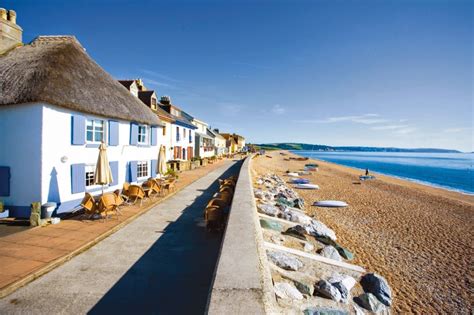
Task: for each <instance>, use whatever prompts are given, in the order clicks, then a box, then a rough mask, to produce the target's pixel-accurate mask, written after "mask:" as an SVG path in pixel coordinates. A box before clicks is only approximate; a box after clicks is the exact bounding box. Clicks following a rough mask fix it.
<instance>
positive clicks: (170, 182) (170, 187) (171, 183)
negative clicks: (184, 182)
mask: <svg viewBox="0 0 474 315" xmlns="http://www.w3.org/2000/svg"><path fill="white" fill-rule="evenodd" d="M163 188H164V189H166V190H167V191H168V193H170V192H171V191H175V190H176V178H170V179H167V180H166V181H165V183H164V185H163Z"/></svg>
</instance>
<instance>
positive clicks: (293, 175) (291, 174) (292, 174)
mask: <svg viewBox="0 0 474 315" xmlns="http://www.w3.org/2000/svg"><path fill="white" fill-rule="evenodd" d="M286 175H288V176H291V177H298V176H299V175H298V173H286Z"/></svg>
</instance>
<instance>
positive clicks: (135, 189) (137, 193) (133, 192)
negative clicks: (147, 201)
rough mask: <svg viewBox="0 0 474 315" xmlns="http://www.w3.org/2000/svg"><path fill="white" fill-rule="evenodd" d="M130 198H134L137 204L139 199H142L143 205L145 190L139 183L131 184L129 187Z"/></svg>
mask: <svg viewBox="0 0 474 315" xmlns="http://www.w3.org/2000/svg"><path fill="white" fill-rule="evenodd" d="M128 198H129V200H132V199H133V200H134V202H133V204H135V203H136V202H137V200H138V199H140V206H141V205H142V202H143V198H145V192H144V191H143V188H141V187H140V186H138V185H130V187H129V188H128Z"/></svg>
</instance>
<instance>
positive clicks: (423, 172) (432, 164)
mask: <svg viewBox="0 0 474 315" xmlns="http://www.w3.org/2000/svg"><path fill="white" fill-rule="evenodd" d="M292 152H293V153H295V154H298V155H300V156H305V157H309V158H314V159H319V160H323V161H327V162H332V163H336V164H340V165H345V166H349V167H352V168H357V169H360V170H361V174H363V173H365V169H367V168H368V169H369V172H370V173H371V175H375V176H376V174H373V173H380V174H384V175H389V176H393V177H397V178H402V179H406V180H410V181H414V182H418V183H421V184H425V185H429V186H435V187H439V188H444V189H448V190H454V191H457V192H461V193H465V194H470V195H474V167H473V164H474V154H473V153H405V152H403V153H400V152H324V151H292Z"/></svg>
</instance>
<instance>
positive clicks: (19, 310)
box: [0, 161, 241, 314]
mask: <svg viewBox="0 0 474 315" xmlns="http://www.w3.org/2000/svg"><path fill="white" fill-rule="evenodd" d="M240 165H241V163H240V162H234V161H225V162H224V163H223V166H222V167H220V168H218V169H216V170H214V171H212V172H210V173H209V174H207V175H206V176H204V177H203V178H201V179H199V180H197V181H195V182H194V183H192V184H191V185H189V186H187V187H186V188H184V189H183V190H181V191H180V192H178V193H177V194H176V195H174V196H173V197H171V198H170V199H168V200H165V201H164V202H162V203H160V204H158V205H157V206H156V207H154V208H153V209H151V210H150V211H148V212H147V213H145V214H144V215H142V216H140V217H139V218H137V219H136V220H135V221H133V222H132V223H130V224H128V225H127V226H125V227H124V228H122V229H121V230H119V231H118V232H116V233H114V234H113V235H111V236H110V237H108V238H107V239H105V240H103V241H102V242H100V243H99V244H97V245H96V246H94V247H92V248H91V249H89V250H87V251H86V252H84V253H82V254H80V255H79V256H76V257H75V258H73V259H72V260H70V261H69V262H67V263H65V264H64V265H62V266H60V267H58V268H56V269H55V270H53V271H52V272H50V273H48V274H46V275H44V276H43V277H41V278H39V279H37V280H36V281H34V282H32V283H30V284H28V285H26V286H25V287H23V288H21V289H19V290H18V291H16V292H14V293H13V294H11V295H9V296H7V297H5V298H3V299H1V300H0V310H1V313H2V314H84V313H90V314H183V313H185V314H203V313H204V311H205V307H206V303H207V298H208V293H209V288H210V286H211V284H212V279H213V273H214V269H215V265H216V262H217V258H218V253H219V249H220V244H221V239H222V236H221V235H220V234H216V233H209V232H206V230H205V226H204V221H203V217H202V212H203V209H204V207H205V205H206V204H207V202H208V201H209V199H210V198H211V196H212V194H213V193H214V192H215V191H216V190H217V189H218V183H217V181H216V180H217V179H218V178H223V177H228V176H231V175H234V174H237V172H238V171H239V169H240Z"/></svg>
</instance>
